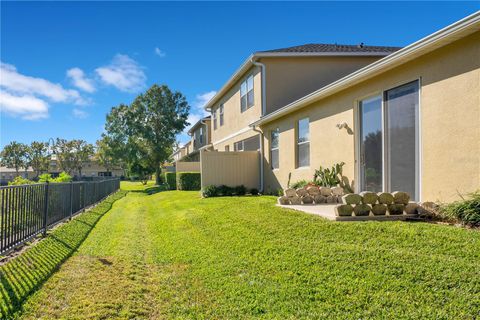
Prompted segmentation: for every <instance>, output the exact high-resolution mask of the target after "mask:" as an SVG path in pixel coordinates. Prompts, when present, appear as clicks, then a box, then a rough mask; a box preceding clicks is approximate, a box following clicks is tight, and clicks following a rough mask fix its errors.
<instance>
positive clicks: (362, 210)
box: [353, 203, 372, 217]
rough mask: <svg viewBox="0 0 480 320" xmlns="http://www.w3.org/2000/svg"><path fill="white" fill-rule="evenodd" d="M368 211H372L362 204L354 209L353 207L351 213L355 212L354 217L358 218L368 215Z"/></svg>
mask: <svg viewBox="0 0 480 320" xmlns="http://www.w3.org/2000/svg"><path fill="white" fill-rule="evenodd" d="M370 210H372V207H370V206H369V205H368V204H364V203H361V204H357V205H356V206H355V207H353V212H355V215H356V216H359V217H364V216H368V215H370Z"/></svg>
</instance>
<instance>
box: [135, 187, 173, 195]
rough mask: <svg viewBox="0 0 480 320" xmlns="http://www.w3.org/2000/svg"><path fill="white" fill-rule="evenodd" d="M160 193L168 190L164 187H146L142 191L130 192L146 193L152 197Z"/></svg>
mask: <svg viewBox="0 0 480 320" xmlns="http://www.w3.org/2000/svg"><path fill="white" fill-rule="evenodd" d="M162 191H168V189H167V188H166V187H165V186H152V187H146V188H145V189H142V190H132V191H130V192H137V193H146V194H148V195H152V194H155V193H159V192H162Z"/></svg>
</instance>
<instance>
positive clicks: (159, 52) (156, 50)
mask: <svg viewBox="0 0 480 320" xmlns="http://www.w3.org/2000/svg"><path fill="white" fill-rule="evenodd" d="M155 54H156V55H157V56H159V57H160V58H164V57H165V56H166V55H167V53H166V52H165V51H162V50H161V49H160V48H158V47H157V48H155Z"/></svg>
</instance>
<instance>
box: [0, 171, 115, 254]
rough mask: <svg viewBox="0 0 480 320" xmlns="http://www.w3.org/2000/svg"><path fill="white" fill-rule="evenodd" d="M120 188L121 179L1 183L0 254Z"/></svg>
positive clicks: (44, 231)
mask: <svg viewBox="0 0 480 320" xmlns="http://www.w3.org/2000/svg"><path fill="white" fill-rule="evenodd" d="M119 188H120V180H119V179H118V178H116V179H107V180H102V181H79V182H69V183H43V184H27V185H19V186H8V187H0V210H1V211H0V254H4V253H6V252H8V251H10V250H12V249H14V248H15V247H17V246H19V245H21V244H22V243H24V242H25V241H28V240H29V239H31V238H32V237H34V236H36V235H38V234H39V233H44V234H46V232H47V230H48V229H49V228H52V227H53V226H55V225H56V224H57V223H59V222H61V221H64V220H65V219H69V218H71V217H73V216H74V215H75V214H77V213H80V212H82V211H83V210H85V208H87V207H89V206H92V205H94V204H95V203H97V202H99V201H101V200H102V199H104V198H105V197H107V196H108V195H110V194H112V193H113V192H115V191H117V190H118V189H119Z"/></svg>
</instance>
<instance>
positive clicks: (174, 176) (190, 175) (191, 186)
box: [162, 172, 201, 190]
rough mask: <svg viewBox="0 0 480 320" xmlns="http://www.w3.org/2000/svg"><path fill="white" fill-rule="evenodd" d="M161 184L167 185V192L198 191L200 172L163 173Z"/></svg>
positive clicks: (199, 187)
mask: <svg viewBox="0 0 480 320" xmlns="http://www.w3.org/2000/svg"><path fill="white" fill-rule="evenodd" d="M162 176H163V177H162V180H163V181H162V182H163V183H165V184H167V185H168V190H200V189H201V177H200V172H178V173H176V172H165V173H163V175H162Z"/></svg>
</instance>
